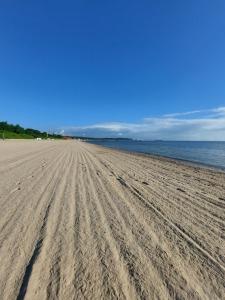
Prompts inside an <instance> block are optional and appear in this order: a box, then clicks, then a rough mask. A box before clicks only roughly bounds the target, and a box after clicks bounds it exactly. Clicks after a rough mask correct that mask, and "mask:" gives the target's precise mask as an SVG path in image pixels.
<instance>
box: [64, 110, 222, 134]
mask: <svg viewBox="0 0 225 300" xmlns="http://www.w3.org/2000/svg"><path fill="white" fill-rule="evenodd" d="M61 130H64V132H65V134H71V135H81V136H93V137H118V136H124V137H130V138H136V139H145V140H151V139H165V140H225V107H217V108H213V109H208V110H194V111H188V112H179V113H173V114H166V115H162V116H161V117H148V118H145V119H143V120H142V121H141V122H138V123H124V122H108V123H99V124H93V125H87V126H70V127H64V128H61Z"/></svg>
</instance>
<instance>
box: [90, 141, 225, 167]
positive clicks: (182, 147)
mask: <svg viewBox="0 0 225 300" xmlns="http://www.w3.org/2000/svg"><path fill="white" fill-rule="evenodd" d="M91 143H94V144H98V145H102V146H105V147H110V148H117V149H123V150H128V151H134V152H142V153H149V154H156V155H161V156H166V157H171V158H176V159H182V160H186V161H190V162H194V163H200V164H204V165H208V166H214V167H219V168H222V169H225V142H183V141H182V142H175V141H173V142H172V141H151V142H150V141H148V142H147V141H133V140H96V141H91Z"/></svg>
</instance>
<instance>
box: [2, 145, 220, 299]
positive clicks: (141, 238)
mask: <svg viewBox="0 0 225 300" xmlns="http://www.w3.org/2000/svg"><path fill="white" fill-rule="evenodd" d="M0 174H1V180H0V191H1V193H0V207H1V210H0V299H1V300H3V299H4V300H11V299H18V300H21V299H32V300H35V299H41V300H43V299H90V300H94V299H129V300H130V299H210V300H212V299H225V174H223V173H220V172H216V171H212V170H207V169H201V168H199V167H193V166H187V165H184V164H182V163H178V162H175V161H172V160H168V159H160V158H154V157H147V156H142V155H136V154H130V153H125V152H120V151H116V150H110V149H105V148H102V147H99V146H94V145H90V144H87V143H84V142H76V141H5V142H0Z"/></svg>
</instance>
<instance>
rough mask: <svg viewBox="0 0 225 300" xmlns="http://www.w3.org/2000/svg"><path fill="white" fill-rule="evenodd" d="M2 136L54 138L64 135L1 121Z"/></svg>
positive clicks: (0, 130) (0, 131) (0, 132)
mask: <svg viewBox="0 0 225 300" xmlns="http://www.w3.org/2000/svg"><path fill="white" fill-rule="evenodd" d="M0 134H1V136H0V138H1V137H4V138H27V139H29V138H42V139H46V138H54V139H61V138H63V136H62V135H59V134H49V133H47V132H41V131H39V130H37V129H32V128H23V127H21V126H20V125H18V124H17V125H13V124H8V123H7V122H0Z"/></svg>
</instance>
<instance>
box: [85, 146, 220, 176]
mask: <svg viewBox="0 0 225 300" xmlns="http://www.w3.org/2000/svg"><path fill="white" fill-rule="evenodd" d="M84 143H88V144H90V145H95V146H99V147H103V148H106V149H112V150H115V151H121V152H125V153H130V154H133V155H140V156H143V157H150V158H153V159H154V158H155V159H162V160H168V161H173V162H174V163H181V164H184V165H187V166H191V167H195V168H203V169H208V170H211V171H215V172H221V173H225V167H219V166H215V165H211V164H206V163H202V162H197V161H191V160H187V159H182V158H174V157H170V156H164V155H161V154H153V153H148V152H141V151H130V150H126V149H121V148H113V147H107V146H104V145H100V144H95V143H90V142H88V141H85V142H84Z"/></svg>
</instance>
